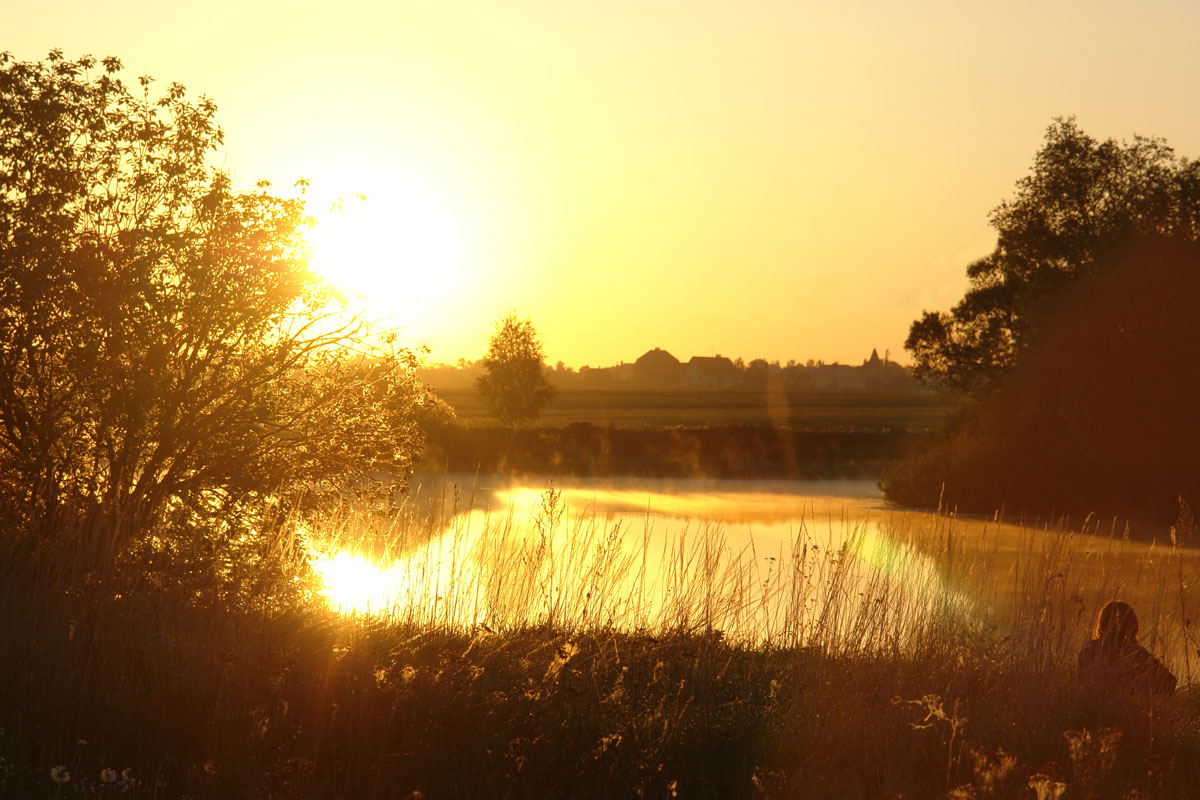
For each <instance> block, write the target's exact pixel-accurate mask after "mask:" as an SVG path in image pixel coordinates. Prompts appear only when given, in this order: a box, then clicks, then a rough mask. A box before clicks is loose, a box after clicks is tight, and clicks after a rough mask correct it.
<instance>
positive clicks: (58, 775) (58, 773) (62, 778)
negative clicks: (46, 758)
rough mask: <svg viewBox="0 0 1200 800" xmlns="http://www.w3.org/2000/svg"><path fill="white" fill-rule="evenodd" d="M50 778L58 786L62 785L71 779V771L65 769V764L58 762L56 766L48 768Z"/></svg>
mask: <svg viewBox="0 0 1200 800" xmlns="http://www.w3.org/2000/svg"><path fill="white" fill-rule="evenodd" d="M50 780H52V781H54V782H55V783H57V784H58V785H59V786H62V785H63V784H64V783H66V782H67V781H69V780H71V773H70V772H68V771H67V767H66V765H64V764H59V765H58V766H57V767H54V768H53V769H51V770H50Z"/></svg>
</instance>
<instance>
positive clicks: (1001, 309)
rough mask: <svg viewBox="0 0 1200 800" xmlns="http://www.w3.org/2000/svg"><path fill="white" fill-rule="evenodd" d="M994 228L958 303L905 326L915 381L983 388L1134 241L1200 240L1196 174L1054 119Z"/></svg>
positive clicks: (1162, 149) (1165, 157)
mask: <svg viewBox="0 0 1200 800" xmlns="http://www.w3.org/2000/svg"><path fill="white" fill-rule="evenodd" d="M992 225H993V227H995V228H996V230H997V232H998V234H999V235H998V241H997V244H996V249H995V250H994V251H993V252H992V253H991V255H989V256H987V257H985V258H982V259H980V260H979V261H976V262H975V263H973V264H971V265H970V266H969V267H968V268H967V276H968V278H969V279H970V288H969V289H968V290H967V293H966V294H965V295H964V296H963V299H962V300H961V301H959V303H958V304H957V305H956V306H955V307H954V308H953V309H951V310H950V311H949V312H930V311H926V312H924V314H923V315H922V317H921V318H920V319H918V320H917V321H915V322H914V323H913V325H912V329H911V330H910V332H909V336H908V340H907V341H906V342H905V347H906V348H907V349H908V350H909V352H910V353H912V355H913V358H914V360H915V362H916V370H915V371H916V375H917V376H918V377H919V378H921V379H922V380H926V381H931V382H934V383H936V384H938V385H940V386H942V387H945V388H949V389H954V390H965V391H970V390H974V389H981V388H983V389H986V387H988V386H990V385H992V384H993V383H994V382H995V381H997V380H998V379H999V378H1000V377H1001V376H1002V375H1003V374H1005V373H1006V372H1008V371H1009V370H1010V369H1011V368H1012V367H1013V366H1014V365H1015V364H1017V363H1018V362H1019V361H1020V360H1021V359H1022V357H1023V356H1024V354H1025V353H1027V352H1028V350H1029V348H1030V347H1031V346H1032V344H1033V343H1034V341H1035V340H1036V339H1037V337H1038V335H1039V333H1040V332H1041V331H1042V330H1043V329H1045V328H1047V327H1048V326H1053V323H1054V317H1055V315H1056V314H1057V313H1058V310H1059V309H1060V307H1061V305H1062V303H1063V302H1064V300H1065V298H1066V297H1067V296H1068V295H1069V294H1070V292H1071V291H1072V287H1074V286H1076V285H1077V284H1078V283H1079V282H1080V281H1083V280H1086V279H1089V278H1092V277H1095V276H1097V275H1098V274H1100V273H1102V272H1103V271H1105V270H1106V269H1108V268H1110V267H1111V266H1112V265H1113V264H1114V263H1115V262H1114V260H1113V258H1112V256H1113V254H1115V253H1117V252H1126V253H1127V252H1128V251H1129V249H1130V247H1131V246H1135V243H1136V242H1138V241H1145V242H1148V243H1149V246H1154V244H1153V243H1154V242H1161V241H1164V240H1165V241H1171V240H1190V241H1194V240H1196V239H1197V238H1198V237H1200V164H1198V163H1197V162H1196V161H1189V160H1187V159H1181V158H1178V157H1176V156H1175V154H1174V152H1173V151H1172V149H1171V148H1170V147H1169V146H1167V144H1166V142H1164V141H1163V140H1161V139H1149V138H1143V137H1136V138H1134V140H1133V142H1132V143H1120V142H1115V141H1113V140H1111V139H1110V140H1108V141H1105V142H1097V141H1096V140H1095V139H1092V138H1091V137H1089V136H1087V135H1086V134H1084V133H1083V132H1082V131H1081V130H1079V128H1078V127H1077V126H1076V124H1075V121H1074V119H1065V120H1064V119H1058V120H1056V121H1055V122H1054V124H1052V125H1051V126H1050V127H1049V128H1048V130H1047V132H1046V140H1045V144H1044V145H1043V146H1042V149H1041V151H1040V152H1039V153H1038V154H1037V157H1036V158H1035V160H1034V164H1033V169H1032V171H1031V173H1030V174H1029V175H1028V176H1026V177H1025V178H1023V179H1021V180H1020V181H1019V182H1018V183H1017V193H1016V196H1015V197H1014V198H1013V199H1012V200H1009V201H1005V202H1003V203H1001V204H1000V206H999V207H997V208H996V209H995V210H994V211H993V212H992Z"/></svg>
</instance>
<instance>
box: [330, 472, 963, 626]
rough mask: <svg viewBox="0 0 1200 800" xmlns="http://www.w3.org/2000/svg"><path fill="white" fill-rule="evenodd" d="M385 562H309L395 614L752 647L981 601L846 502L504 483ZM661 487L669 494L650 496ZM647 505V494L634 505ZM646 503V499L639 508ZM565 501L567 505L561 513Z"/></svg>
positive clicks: (912, 618) (360, 610)
mask: <svg viewBox="0 0 1200 800" xmlns="http://www.w3.org/2000/svg"><path fill="white" fill-rule="evenodd" d="M499 499H500V500H501V501H502V502H503V505H504V506H507V509H508V510H507V511H506V512H503V513H498V514H488V513H486V512H483V511H479V510H475V511H471V512H469V513H464V514H460V515H458V516H455V517H451V518H450V519H448V520H446V527H445V528H444V529H443V530H442V532H441V533H440V534H438V533H435V534H434V535H432V536H431V537H430V538H428V539H425V540H422V541H421V542H420V543H419V544H418V545H416V546H411V547H407V548H398V549H397V550H396V551H395V552H394V553H392V554H390V555H389V556H388V557H387V558H386V559H383V560H373V559H372V558H370V557H368V556H366V555H363V554H361V553H358V552H354V551H352V550H346V549H342V550H337V549H334V550H332V551H330V552H329V553H327V554H325V555H323V556H318V557H317V558H315V559H314V567H315V569H316V572H317V573H318V574H319V575H320V578H321V581H322V584H323V593H324V595H325V596H326V598H328V603H329V605H330V606H331V607H332V608H334V609H335V610H337V611H339V612H340V613H343V614H348V615H359V616H361V615H369V616H372V617H376V618H382V619H387V620H390V621H392V622H397V623H412V624H417V625H434V626H443V625H446V626H450V627H453V628H460V629H474V628H475V627H477V626H479V625H485V626H488V627H489V628H491V629H494V630H500V629H507V628H512V627H525V626H531V625H532V626H536V625H544V624H551V625H557V626H563V627H566V628H570V629H580V628H591V627H603V628H617V629H623V630H661V631H667V630H678V629H680V628H681V627H683V628H687V629H696V630H711V631H716V630H719V631H721V633H722V634H723V635H725V636H726V638H727V639H728V640H730V641H739V642H743V643H747V644H761V643H776V644H786V643H789V642H790V643H793V644H814V643H828V644H830V645H831V646H838V644H837V643H842V644H844V645H845V646H850V647H855V648H861V647H877V646H883V645H884V642H885V640H886V641H887V642H888V643H889V646H892V645H891V644H890V643H894V642H897V641H899V640H901V639H904V640H909V639H913V637H919V636H920V635H921V634H920V631H921V630H923V629H924V627H925V626H926V625H927V624H929V622H930V621H931V620H932V619H933V617H934V616H938V615H945V614H947V613H948V614H950V615H951V616H953V617H955V618H958V619H960V620H966V619H968V618H971V617H974V616H975V615H976V614H977V613H978V612H977V609H976V608H975V604H974V603H973V602H972V601H971V600H970V599H969V598H967V597H965V596H964V595H963V594H962V593H961V592H960V591H959V590H958V588H957V587H955V586H953V585H952V584H951V583H949V582H947V579H946V576H945V575H944V574H942V572H941V570H940V569H939V568H938V566H937V565H936V564H935V563H934V562H933V561H932V560H931V559H930V558H929V557H928V556H926V555H924V554H922V553H920V552H918V551H917V550H916V549H914V548H913V547H912V546H911V545H910V544H908V543H906V542H904V541H902V539H903V537H902V536H898V532H897V531H893V530H892V529H891V527H890V525H889V524H888V523H886V522H885V521H883V520H881V519H877V518H871V517H869V516H863V515H858V516H857V517H856V514H857V512H858V511H861V509H858V510H856V511H855V512H847V511H843V512H841V513H833V512H831V513H822V514H819V515H817V516H814V515H813V514H812V511H811V509H812V505H811V504H809V505H807V506H806V508H807V509H808V514H807V516H805V517H801V518H795V519H791V520H788V521H785V522H779V521H761V520H760V521H758V522H755V523H753V524H750V523H744V524H737V523H730V524H722V523H719V522H714V521H712V520H689V519H686V518H683V517H680V516H674V515H673V514H672V513H671V512H674V511H676V510H677V508H678V506H670V507H669V508H670V510H669V511H668V512H667V513H666V514H661V513H656V512H657V509H656V508H654V503H650V504H649V505H650V506H651V508H650V510H649V511H646V510H643V511H642V512H641V513H636V512H634V513H632V514H631V513H629V508H630V506H634V507H635V508H636V505H634V504H635V502H636V500H635V499H634V498H626V497H619V498H616V500H617V501H619V502H616V503H615V505H616V506H617V507H616V508H613V507H611V505H610V503H608V502H605V501H611V500H613V498H603V499H601V497H600V496H599V495H596V494H592V495H591V496H588V497H584V496H581V495H580V494H567V493H564V494H562V495H558V494H557V493H555V502H556V503H561V504H562V505H561V506H557V507H556V508H557V512H556V511H555V510H554V509H552V510H551V512H550V514H549V515H547V510H546V508H545V503H546V494H545V493H539V492H535V491H533V490H528V491H524V490H518V491H508V492H505V493H503V496H502V497H500V498H499ZM654 499H660V498H654ZM637 504H638V505H641V503H637ZM643 508H644V507H643ZM558 512H561V513H558Z"/></svg>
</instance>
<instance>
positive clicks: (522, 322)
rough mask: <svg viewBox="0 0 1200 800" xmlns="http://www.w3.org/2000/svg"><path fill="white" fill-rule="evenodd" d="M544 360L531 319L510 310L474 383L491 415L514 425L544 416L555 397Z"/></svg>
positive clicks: (500, 322)
mask: <svg viewBox="0 0 1200 800" xmlns="http://www.w3.org/2000/svg"><path fill="white" fill-rule="evenodd" d="M544 362H545V354H544V353H543V351H542V343H541V341H540V340H539V339H538V335H537V331H536V330H535V329H534V327H533V323H532V322H531V321H530V320H529V319H528V318H526V319H521V318H520V317H518V316H517V315H516V314H513V313H509V314H505V315H504V316H503V317H501V318H500V320H499V321H497V323H496V332H495V333H493V334H492V338H491V339H490V340H489V342H488V351H487V354H486V355H485V356H484V357H483V369H484V373H483V374H482V375H480V376H479V379H478V381H476V383H475V386H476V388H477V389H478V390H479V396H480V397H481V398H482V400H483V402H484V405H486V406H487V409H488V411H489V412H490V413H491V414H492V416H494V417H495V418H496V419H497V420H499V421H500V422H501V423H503V424H504V425H507V426H509V427H510V428H515V427H516V426H517V425H518V424H520V423H522V422H532V421H533V420H535V419H537V418H538V416H539V415H541V413H542V410H543V409H544V408H545V407H546V406H547V405H549V404H550V401H551V400H553V399H554V387H552V386H551V385H550V382H549V381H548V380H547V379H546V375H545V373H544V367H545V364H544Z"/></svg>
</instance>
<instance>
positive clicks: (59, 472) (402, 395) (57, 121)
mask: <svg viewBox="0 0 1200 800" xmlns="http://www.w3.org/2000/svg"><path fill="white" fill-rule="evenodd" d="M121 69H122V66H121V63H120V61H119V60H117V59H115V58H106V59H103V60H102V61H100V62H99V64H97V62H96V61H95V59H93V58H91V57H83V58H79V59H77V60H74V61H71V60H67V59H65V58H64V57H63V56H62V54H61V53H60V52H58V51H54V52H52V53H51V54H50V55H49V57H48V59H47V60H46V61H44V62H38V63H30V62H19V61H16V60H14V59H13V58H12V57H11V56H10V55H8V54H3V55H0V503H3V504H4V506H5V507H6V508H8V509H9V513H11V514H13V515H14V516H15V517H17V518H19V520H20V524H21V527H22V528H24V529H26V530H29V531H32V532H34V533H37V534H40V535H42V536H43V537H45V536H48V535H49V534H51V533H57V532H73V533H74V534H75V535H76V537H77V539H78V541H77V542H76V543H75V545H74V546H73V551H74V552H87V553H89V556H88V557H89V558H90V557H102V558H111V557H112V556H113V555H115V554H117V553H119V552H121V551H123V550H124V549H125V548H127V547H128V546H129V545H130V544H131V543H133V542H134V541H136V540H137V539H138V538H140V537H143V536H146V535H148V534H150V533H153V532H155V531H159V532H161V531H162V530H164V529H167V528H174V529H176V530H179V529H183V530H188V529H193V528H197V529H199V528H203V529H206V530H210V531H211V530H212V528H211V527H209V523H212V524H213V525H218V526H219V525H221V524H223V523H222V522H221V521H222V520H229V519H232V518H237V517H239V516H242V515H245V514H249V515H250V516H252V517H257V518H259V523H253V522H252V523H249V524H248V525H247V526H246V527H245V528H243V529H242V532H245V531H246V530H250V531H253V530H254V529H256V528H257V527H260V523H261V514H262V510H263V509H264V508H265V507H266V504H268V503H270V502H275V501H279V502H281V503H283V504H284V505H295V504H297V503H299V502H300V501H301V500H304V501H306V502H313V501H317V500H320V499H321V498H323V497H327V496H330V495H332V494H334V493H340V492H347V491H360V490H364V489H366V488H369V487H370V485H371V484H373V483H380V482H381V483H383V484H386V486H387V487H388V488H390V487H392V486H394V485H395V484H396V483H397V482H402V481H403V480H404V479H405V477H406V475H407V473H408V470H409V468H410V463H411V460H412V458H413V456H414V454H415V453H416V452H417V451H418V449H419V446H420V432H419V430H418V429H417V427H416V426H415V424H414V422H413V415H414V410H415V408H416V407H418V406H419V405H421V404H422V402H423V392H422V389H421V388H420V386H419V385H418V384H417V382H416V380H415V377H414V370H415V367H416V363H415V359H414V357H413V356H412V354H411V353H409V352H407V351H405V350H397V349H394V348H393V347H391V346H390V345H389V344H388V343H387V342H386V340H381V339H378V338H374V337H372V336H371V333H370V331H368V330H367V328H366V326H364V325H363V324H362V323H361V321H359V320H354V319H350V320H346V319H344V318H341V317H338V316H337V315H336V313H335V309H332V308H331V306H329V305H328V304H327V295H326V293H325V292H323V290H322V287H321V285H320V284H319V282H318V281H317V279H316V278H315V277H314V275H313V274H312V273H311V272H310V271H309V270H308V268H307V265H306V262H307V250H306V245H305V240H304V234H305V232H306V230H307V228H308V227H309V225H310V220H309V218H308V217H307V216H306V214H305V205H304V197H303V191H301V194H300V196H299V197H295V198H291V199H284V198H280V197H276V196H274V195H273V194H271V193H270V191H269V186H268V185H266V184H265V183H260V184H259V186H258V187H257V188H256V189H255V190H253V191H238V190H236V189H235V188H234V187H233V185H232V183H231V180H230V178H229V176H228V174H226V173H224V172H222V171H220V170H218V169H215V168H213V167H212V166H210V165H209V163H208V160H207V159H208V157H209V154H210V153H211V152H212V151H213V150H215V149H216V147H217V146H218V145H219V144H220V143H221V142H222V133H221V130H220V128H219V127H217V125H216V123H215V121H214V116H215V112H216V106H215V104H214V103H213V102H212V101H211V100H209V99H207V98H204V97H201V98H200V99H199V100H196V101H192V100H190V99H188V97H187V95H186V93H185V90H184V87H182V86H181V85H179V84H177V83H173V84H171V85H170V86H168V87H167V89H166V91H165V92H163V93H162V94H161V95H160V96H157V97H155V96H153V95H152V93H151V88H152V81H151V79H149V78H140V79H139V81H138V88H139V89H140V91H131V90H130V88H129V87H128V86H127V85H126V84H125V83H124V82H123V80H122V79H121V76H120V73H121ZM298 185H300V186H301V188H302V190H303V187H304V186H305V185H306V184H305V183H304V182H303V181H301V182H299V184H298ZM368 476H370V477H372V478H374V477H379V478H382V479H383V480H382V481H372V480H368ZM255 509H258V511H257V512H255V511H254V510H255ZM230 527H231V529H235V528H239V527H240V526H236V525H234V526H230ZM231 535H232V534H231Z"/></svg>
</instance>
